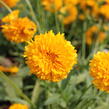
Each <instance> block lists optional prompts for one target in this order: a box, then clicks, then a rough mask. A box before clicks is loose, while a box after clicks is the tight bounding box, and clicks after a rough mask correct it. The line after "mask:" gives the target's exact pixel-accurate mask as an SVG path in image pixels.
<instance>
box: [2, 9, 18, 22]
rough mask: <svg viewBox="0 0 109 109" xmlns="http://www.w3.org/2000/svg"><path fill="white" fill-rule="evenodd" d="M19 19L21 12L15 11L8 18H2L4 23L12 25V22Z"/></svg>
mask: <svg viewBox="0 0 109 109" xmlns="http://www.w3.org/2000/svg"><path fill="white" fill-rule="evenodd" d="M18 17H19V10H14V11H12V12H11V13H10V14H8V15H7V16H5V17H3V18H2V22H3V23H10V22H11V21H12V20H15V19H17V18H18Z"/></svg>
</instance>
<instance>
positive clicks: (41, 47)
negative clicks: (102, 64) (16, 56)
mask: <svg viewBox="0 0 109 109" xmlns="http://www.w3.org/2000/svg"><path fill="white" fill-rule="evenodd" d="M24 56H25V57H26V60H27V61H26V63H27V65H28V66H29V68H30V70H31V72H32V73H33V74H35V75H36V76H37V77H39V78H40V79H42V80H49V81H53V82H57V81H60V80H62V79H64V78H66V77H67V75H68V73H69V72H70V70H71V69H72V67H73V66H74V64H76V62H77V53H76V50H75V48H74V47H73V46H72V45H71V43H70V42H69V41H66V40H65V38H64V34H60V33H58V34H56V35H55V34H54V33H53V32H52V31H49V32H48V33H45V34H40V35H36V37H35V40H34V41H31V42H29V43H28V45H27V46H26V47H25V52H24Z"/></svg>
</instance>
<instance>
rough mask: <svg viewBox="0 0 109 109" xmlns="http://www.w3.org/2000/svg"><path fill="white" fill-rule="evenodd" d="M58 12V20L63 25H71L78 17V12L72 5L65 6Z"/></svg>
mask: <svg viewBox="0 0 109 109" xmlns="http://www.w3.org/2000/svg"><path fill="white" fill-rule="evenodd" d="M60 12H61V14H60V15H59V19H60V20H61V21H63V23H64V24H70V23H72V22H73V21H75V20H76V18H77V15H78V10H77V8H76V7H75V6H74V5H66V6H64V7H63V8H61V10H60Z"/></svg>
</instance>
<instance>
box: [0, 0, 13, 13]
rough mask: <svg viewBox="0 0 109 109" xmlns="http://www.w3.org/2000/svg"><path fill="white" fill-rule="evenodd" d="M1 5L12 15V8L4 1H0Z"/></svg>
mask: <svg viewBox="0 0 109 109" xmlns="http://www.w3.org/2000/svg"><path fill="white" fill-rule="evenodd" d="M0 3H1V4H2V5H3V6H4V7H5V8H6V9H7V10H8V11H9V12H10V13H11V12H12V10H11V8H10V7H9V6H8V5H7V4H6V3H5V2H4V1H3V0H0Z"/></svg>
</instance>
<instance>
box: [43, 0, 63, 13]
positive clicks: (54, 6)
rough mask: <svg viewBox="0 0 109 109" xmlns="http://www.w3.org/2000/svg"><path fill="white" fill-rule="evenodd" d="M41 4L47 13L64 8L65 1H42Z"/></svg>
mask: <svg viewBox="0 0 109 109" xmlns="http://www.w3.org/2000/svg"><path fill="white" fill-rule="evenodd" d="M41 3H42V5H43V6H44V7H45V9H46V10H47V11H50V12H55V11H58V10H59V9H60V8H61V7H62V4H63V1H62V0H41Z"/></svg>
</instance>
